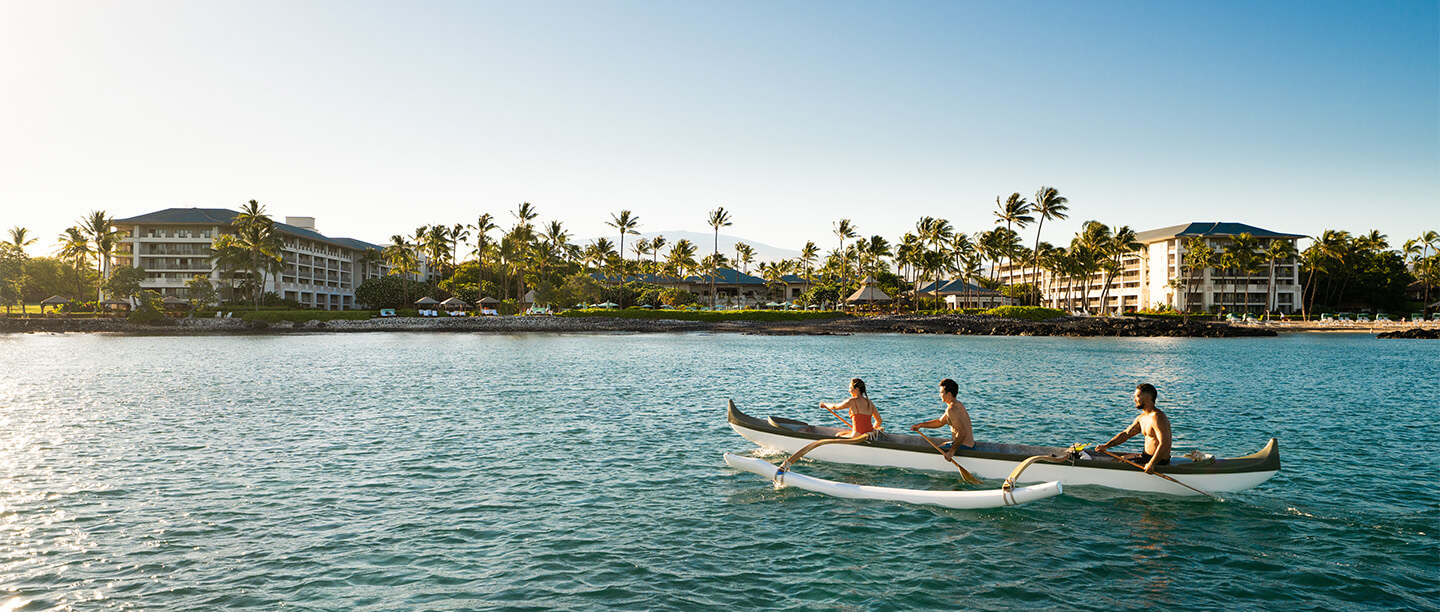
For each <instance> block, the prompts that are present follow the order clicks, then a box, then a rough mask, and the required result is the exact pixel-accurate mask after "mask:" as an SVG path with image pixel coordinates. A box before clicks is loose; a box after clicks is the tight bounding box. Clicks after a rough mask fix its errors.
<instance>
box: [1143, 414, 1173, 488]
mask: <svg viewBox="0 0 1440 612" xmlns="http://www.w3.org/2000/svg"><path fill="white" fill-rule="evenodd" d="M1155 443H1156V444H1155V454H1153V455H1151V456H1150V462H1149V463H1146V464H1145V473H1146V474H1154V473H1155V462H1156V461H1159V460H1160V458H1161V457H1169V456H1170V417H1167V416H1165V415H1163V414H1161V415H1159V417H1158V418H1156V419H1155Z"/></svg>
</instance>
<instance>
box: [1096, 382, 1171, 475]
mask: <svg viewBox="0 0 1440 612" xmlns="http://www.w3.org/2000/svg"><path fill="white" fill-rule="evenodd" d="M1157 395H1158V394H1157V393H1156V391H1155V386H1154V385H1151V384H1150V383H1141V384H1140V385H1139V386H1137V387H1135V407H1136V408H1139V409H1140V416H1137V417H1135V420H1134V421H1132V422H1131V423H1130V426H1129V427H1127V428H1125V431H1122V432H1120V433H1118V434H1115V437H1114V438H1111V439H1110V441H1109V442H1106V443H1104V444H1101V445H1100V446H1097V447H1095V450H1097V451H1103V450H1105V449H1107V448H1110V447H1113V446H1118V445H1120V444H1123V443H1124V442H1125V441H1126V440H1129V439H1130V438H1131V437H1132V436H1134V435H1135V434H1144V436H1145V452H1143V453H1140V454H1138V455H1137V454H1135V453H1129V454H1128V455H1122V456H1124V457H1125V458H1126V459H1133V460H1136V461H1138V462H1139V463H1142V464H1144V465H1145V473H1146V474H1154V473H1155V466H1157V465H1170V417H1167V416H1165V413H1163V412H1160V409H1159V408H1156V407H1155V398H1156V396H1157Z"/></svg>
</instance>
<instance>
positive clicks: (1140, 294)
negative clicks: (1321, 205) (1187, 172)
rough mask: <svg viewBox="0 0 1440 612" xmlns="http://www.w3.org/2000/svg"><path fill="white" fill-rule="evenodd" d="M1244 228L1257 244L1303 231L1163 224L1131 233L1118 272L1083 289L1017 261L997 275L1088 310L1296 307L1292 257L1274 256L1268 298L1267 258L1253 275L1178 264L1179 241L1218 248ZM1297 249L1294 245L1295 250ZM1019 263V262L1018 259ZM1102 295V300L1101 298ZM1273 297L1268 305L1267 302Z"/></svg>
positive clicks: (1181, 258)
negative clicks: (1133, 247)
mask: <svg viewBox="0 0 1440 612" xmlns="http://www.w3.org/2000/svg"><path fill="white" fill-rule="evenodd" d="M1242 233H1248V234H1250V235H1251V236H1253V237H1254V238H1255V239H1256V242H1257V243H1258V245H1259V248H1260V249H1261V250H1263V249H1265V248H1266V247H1267V246H1268V245H1269V243H1270V242H1271V241H1276V240H1283V241H1287V242H1289V243H1291V246H1297V245H1296V242H1297V241H1298V240H1299V239H1301V238H1304V237H1305V236H1303V235H1300V234H1285V233H1280V232H1272V231H1270V230H1266V229H1261V228H1258V227H1254V226H1250V225H1245V224H1243V223H1187V224H1184V225H1175V226H1171V227H1162V228H1159V229H1153V230H1149V231H1144V232H1139V233H1137V234H1136V236H1135V237H1136V242H1139V243H1140V244H1141V245H1142V246H1141V248H1140V249H1139V250H1138V251H1134V252H1132V253H1127V254H1125V255H1124V256H1122V257H1121V258H1120V266H1121V271H1120V273H1118V274H1116V275H1115V276H1114V277H1113V278H1111V279H1110V282H1109V291H1105V288H1106V282H1105V275H1104V274H1103V273H1097V274H1095V275H1093V276H1092V277H1090V279H1088V280H1089V283H1088V284H1089V286H1088V288H1087V287H1086V286H1085V285H1086V283H1085V282H1084V280H1079V279H1077V280H1076V281H1075V282H1074V286H1073V288H1072V287H1071V286H1070V281H1069V279H1064V278H1052V277H1051V274H1050V273H1049V272H1047V271H1043V270H1042V271H1041V272H1039V274H1038V279H1037V275H1036V272H1035V271H1034V270H1033V269H1026V268H1024V266H1022V265H1015V266H1004V267H1002V268H1001V269H1000V270H999V277H1000V279H1001V280H1002V282H1003V283H1004V284H1007V285H1009V284H1018V283H1021V282H1037V281H1038V283H1039V285H1040V289H1041V293H1042V300H1043V302H1044V303H1045V304H1046V305H1047V306H1051V307H1055V308H1065V307H1066V306H1067V305H1069V307H1070V309H1071V310H1075V311H1081V310H1084V311H1087V312H1090V313H1102V312H1104V313H1114V312H1125V311H1131V310H1142V309H1146V308H1156V307H1160V306H1169V307H1171V308H1174V309H1176V310H1189V311H1191V312H1220V311H1221V310H1222V309H1223V311H1224V312H1227V313H1229V312H1235V313H1240V312H1245V311H1247V310H1248V311H1251V312H1263V311H1265V310H1267V304H1268V310H1270V311H1272V312H1280V313H1287V314H1293V313H1296V312H1299V311H1300V307H1301V298H1300V296H1301V293H1302V291H1303V285H1302V284H1301V283H1300V270H1299V266H1298V265H1296V260H1295V258H1294V257H1291V258H1287V259H1284V260H1281V261H1278V262H1276V264H1275V285H1274V295H1273V298H1272V295H1271V287H1270V266H1269V265H1268V263H1269V262H1266V265H1264V266H1263V267H1262V268H1261V270H1260V271H1259V272H1257V273H1255V274H1254V275H1242V274H1240V273H1238V272H1237V271H1235V270H1227V269H1223V268H1222V269H1217V268H1206V269H1204V270H1200V271H1197V274H1196V275H1195V276H1193V277H1192V276H1190V271H1189V268H1188V267H1187V266H1186V265H1185V243H1186V242H1187V241H1188V240H1190V239H1192V238H1199V239H1202V240H1204V241H1205V243H1206V244H1208V245H1209V246H1210V247H1211V248H1213V249H1215V251H1216V252H1223V251H1224V249H1225V245H1226V244H1227V243H1229V242H1230V239H1231V237H1233V236H1235V235H1238V234H1242ZM1296 250H1297V251H1298V247H1297V249H1296ZM1020 263H1023V262H1020ZM1102 294H1103V295H1104V302H1103V303H1102V301H1101V296H1102ZM1272 299H1273V303H1270V302H1271V300H1272Z"/></svg>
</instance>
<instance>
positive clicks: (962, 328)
mask: <svg viewBox="0 0 1440 612" xmlns="http://www.w3.org/2000/svg"><path fill="white" fill-rule="evenodd" d="M1034 310H1046V309H1034ZM1034 310H1032V311H1031V312H1032V313H1033V312H1034ZM1050 312H1054V311H1050ZM317 314H320V315H328V314H333V315H340V314H342V313H341V312H335V313H322V312H316V311H261V312H254V313H236V315H238V316H234V317H231V318H216V317H213V316H212V317H182V318H167V319H163V320H161V321H158V322H154V323H134V322H130V321H126V320H124V319H116V318H66V317H45V318H24V319H20V318H0V333H27V332H50V333H113V334H122V335H187V336H188V335H231V334H287V333H316V332H385V331H403V332H425V331H433V332H479V333H485V332H489V333H531V332H539V333H557V332H558V333H588V332H631V333H683V332H716V333H741V334H756V335H851V334H870V333H899V334H949V335H983V336H1064V337H1191V338H1234V337H1264V336H1277V335H1278V333H1279V332H1318V331H1349V332H1366V333H1375V332H1381V331H1384V332H1385V333H1382V334H1380V337H1396V338H1436V337H1440V329H1436V328H1430V327H1428V326H1426V327H1418V326H1408V327H1407V328H1404V329H1396V327H1395V326H1390V327H1389V328H1388V329H1386V328H1385V327H1383V326H1379V325H1375V326H1358V327H1327V326H1322V325H1320V324H1317V323H1302V322H1294V323H1269V324H1263V325H1245V324H1231V323H1225V322H1212V321H1199V320H1190V321H1185V320H1178V319H1161V318H1156V319H1151V318H1144V317H1075V316H1066V315H1061V316H1044V314H1045V313H1039V314H1038V315H1035V314H1032V317H1031V318H1034V319H1038V320H1027V319H1026V318H1021V317H1024V316H1025V315H1026V314H1027V313H1024V312H1020V313H1016V312H1008V313H1007V314H1011V315H1012V316H998V315H995V314H921V315H913V314H901V315H895V314H875V315H860V316H855V315H850V314H846V313H841V312H834V311H822V312H783V311H782V312H776V311H738V312H705V311H698V312H697V311H649V310H641V309H626V310H610V311H593V310H591V311H571V312H567V313H564V314H562V315H559V316H492V317H476V316H470V317H405V316H401V317H385V318H380V317H374V316H372V315H373V313H370V312H366V311H343V314H344V315H345V316H333V317H327V318H328V320H322V319H321V318H317V317H316V315H317Z"/></svg>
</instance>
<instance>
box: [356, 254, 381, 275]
mask: <svg viewBox="0 0 1440 612" xmlns="http://www.w3.org/2000/svg"><path fill="white" fill-rule="evenodd" d="M355 261H356V263H359V264H360V265H361V266H362V268H361V269H362V270H364V272H363V273H362V274H361V279H362V280H361V282H363V281H364V280H365V279H369V278H371V275H372V274H374V273H375V266H377V265H379V264H381V263H382V262H384V261H385V254H384V253H382V252H381V251H380V249H365V250H363V251H360V255H359V257H356V259H355Z"/></svg>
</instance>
